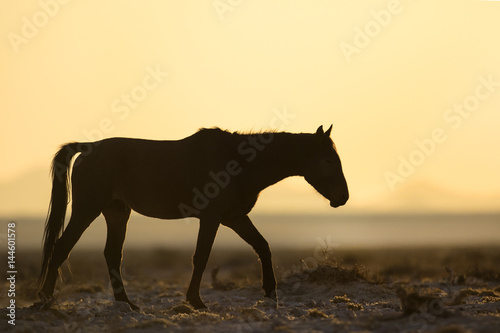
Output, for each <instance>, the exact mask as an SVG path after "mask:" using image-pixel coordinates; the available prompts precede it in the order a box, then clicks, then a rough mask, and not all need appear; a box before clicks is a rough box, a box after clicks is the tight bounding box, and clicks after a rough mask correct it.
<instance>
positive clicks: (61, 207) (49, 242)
mask: <svg viewBox="0 0 500 333" xmlns="http://www.w3.org/2000/svg"><path fill="white" fill-rule="evenodd" d="M78 148H79V144H78V143H76V142H73V143H68V144H65V145H63V146H62V147H61V148H60V149H59V151H58V152H57V153H56V155H55V156H54V159H53V160H52V167H51V176H52V194H51V198H50V204H49V211H48V213H47V219H46V221H45V231H44V233H43V258H42V270H41V273H40V276H39V278H38V287H39V288H40V287H41V285H42V283H43V282H44V281H45V278H46V277H47V271H48V268H49V262H50V259H51V258H52V254H53V252H54V245H55V243H56V241H57V240H58V239H59V237H61V234H62V232H63V229H64V218H65V216H66V208H67V205H68V203H69V200H68V198H69V190H70V188H69V182H70V181H69V169H70V165H71V159H72V158H73V156H75V155H76V154H77V153H78Z"/></svg>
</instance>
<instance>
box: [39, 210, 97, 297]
mask: <svg viewBox="0 0 500 333" xmlns="http://www.w3.org/2000/svg"><path fill="white" fill-rule="evenodd" d="M89 211H91V210H90V209H76V210H75V209H73V212H72V213H71V217H70V219H69V222H68V225H67V226H66V228H65V229H64V232H63V234H62V236H61V237H60V238H59V239H58V240H57V241H56V243H55V244H54V251H53V253H52V258H51V259H50V262H49V266H48V270H47V276H46V278H45V281H44V283H43V286H42V288H41V289H40V297H41V298H42V300H43V299H49V298H50V297H52V294H53V293H54V288H55V285H56V280H57V277H58V276H59V267H60V266H61V265H62V263H63V262H64V261H65V260H66V259H67V258H68V256H69V253H70V252H71V250H72V249H73V247H74V246H75V244H76V242H78V240H79V239H80V237H81V236H82V234H83V232H84V231H85V230H86V229H87V227H88V226H89V225H90V224H91V223H92V222H93V221H94V220H95V219H96V218H97V216H99V214H100V212H98V211H97V210H95V211H94V213H89Z"/></svg>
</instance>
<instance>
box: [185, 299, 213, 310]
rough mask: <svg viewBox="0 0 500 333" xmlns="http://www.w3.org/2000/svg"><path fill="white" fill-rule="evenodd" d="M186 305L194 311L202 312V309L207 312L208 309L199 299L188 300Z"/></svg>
mask: <svg viewBox="0 0 500 333" xmlns="http://www.w3.org/2000/svg"><path fill="white" fill-rule="evenodd" d="M188 303H189V304H191V306H192V307H193V308H195V309H196V310H202V309H205V310H208V307H207V306H206V305H205V303H203V301H202V300H201V299H198V300H188Z"/></svg>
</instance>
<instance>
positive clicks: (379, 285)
mask: <svg viewBox="0 0 500 333" xmlns="http://www.w3.org/2000/svg"><path fill="white" fill-rule="evenodd" d="M311 252H312V251H311ZM311 252H308V251H304V252H299V251H289V250H287V251H285V250H282V251H280V250H276V251H274V252H273V254H274V258H275V260H274V262H275V267H276V274H277V278H278V289H279V292H278V297H279V300H278V304H276V303H273V302H272V301H270V300H266V299H263V298H262V295H263V292H262V290H261V289H260V264H259V262H258V261H257V260H256V257H255V255H254V254H253V253H252V252H251V251H250V250H248V251H223V250H215V251H214V252H213V256H212V257H211V259H210V261H209V265H208V267H207V272H206V273H205V276H204V280H203V283H202V297H203V298H204V299H205V301H206V302H207V304H208V306H209V308H210V310H208V311H197V310H194V309H193V308H192V307H191V306H189V304H187V303H186V302H184V293H185V290H186V288H187V284H188V282H189V278H190V272H191V265H190V258H191V253H190V252H184V251H174V250H166V249H161V250H155V251H134V250H128V251H127V250H126V251H125V260H124V265H123V275H124V279H125V281H126V282H127V286H126V288H127V290H128V293H129V296H130V297H131V298H132V299H133V300H134V302H135V303H136V304H137V305H139V306H140V307H141V310H140V311H138V312H134V311H131V310H130V308H129V307H128V305H127V304H124V303H117V302H114V301H113V298H112V294H111V290H110V286H109V282H108V278H107V272H106V264H105V261H104V257H103V255H102V253H100V252H92V251H75V252H74V253H73V254H72V256H71V258H70V264H71V266H70V268H71V269H70V268H69V267H67V266H66V267H65V268H64V269H63V273H64V274H63V275H64V276H65V281H64V282H63V283H59V284H58V287H57V291H56V293H57V297H56V299H55V300H54V302H53V303H52V305H51V307H50V308H48V309H44V310H40V309H38V308H37V307H36V306H32V304H33V303H34V302H35V301H37V299H36V298H35V297H34V295H35V293H36V290H35V283H36V276H37V274H38V269H39V263H38V261H39V254H38V253H19V255H18V266H19V267H22V268H21V269H19V274H18V282H17V283H18V284H17V287H18V288H17V289H18V293H17V295H16V301H17V305H18V309H17V320H16V324H17V325H16V327H15V328H13V327H12V326H10V325H7V323H6V320H2V322H1V323H0V329H1V331H15V330H17V331H18V332H41V331H49V330H50V331H51V332H100V331H103V330H106V331H116V332H156V331H162V330H165V329H166V330H168V331H172V332H184V331H186V332H205V331H207V332H208V331H217V332H268V331H276V332H310V331H312V330H316V331H319V332H332V330H333V331H336V332H351V331H354V332H355V331H359V332H403V331H406V332H439V333H444V332H496V331H497V327H499V326H500V267H499V266H498V263H499V262H500V248H498V247H489V248H455V249H452V248H447V249H437V248H425V249H377V250H373V249H372V250H342V251H340V250H339V251H337V250H336V251H334V252H332V251H325V253H323V255H321V257H319V256H318V255H316V256H314V255H313V254H312V253H311ZM70 271H71V274H70ZM4 286H5V283H4V285H3V286H2V289H3V287H4ZM6 301H7V299H6V298H5V295H4V294H3V293H2V299H1V306H2V308H4V309H5V307H4V306H5V305H6ZM3 317H4V318H5V315H3Z"/></svg>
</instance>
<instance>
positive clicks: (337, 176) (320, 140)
mask: <svg viewBox="0 0 500 333" xmlns="http://www.w3.org/2000/svg"><path fill="white" fill-rule="evenodd" d="M332 126H333V125H332ZM332 126H330V128H329V129H328V130H327V131H326V132H324V131H323V126H320V127H318V130H317V131H316V133H315V134H314V140H313V147H311V151H310V152H311V155H310V157H309V159H308V160H307V161H306V165H305V168H304V178H305V179H306V181H307V182H308V183H309V184H311V186H312V187H314V189H315V190H316V191H318V192H319V193H320V194H321V195H322V196H323V197H325V198H326V199H328V200H329V201H330V206H332V207H335V208H336V207H339V206H342V205H344V204H345V203H346V202H347V200H348V199H349V190H348V189H347V182H346V180H345V177H344V173H343V172H342V164H341V163H340V157H339V155H338V153H337V149H336V147H335V145H334V143H333V141H332V139H331V138H330V133H331V131H332Z"/></svg>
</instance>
